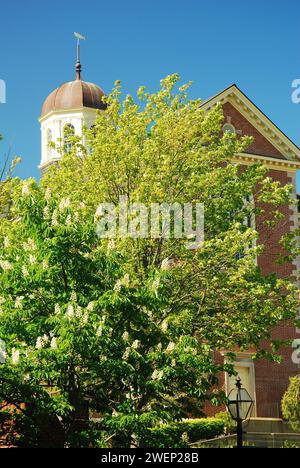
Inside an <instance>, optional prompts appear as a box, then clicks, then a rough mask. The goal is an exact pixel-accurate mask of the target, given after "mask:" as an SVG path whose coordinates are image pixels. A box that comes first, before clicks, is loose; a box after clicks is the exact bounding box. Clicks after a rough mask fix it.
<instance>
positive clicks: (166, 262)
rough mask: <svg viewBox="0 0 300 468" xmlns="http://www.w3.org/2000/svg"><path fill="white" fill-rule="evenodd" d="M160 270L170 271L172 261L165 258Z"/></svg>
mask: <svg viewBox="0 0 300 468" xmlns="http://www.w3.org/2000/svg"><path fill="white" fill-rule="evenodd" d="M160 268H161V269H162V270H169V269H170V261H169V258H168V257H167V258H165V259H164V260H163V261H162V262H161V266H160Z"/></svg>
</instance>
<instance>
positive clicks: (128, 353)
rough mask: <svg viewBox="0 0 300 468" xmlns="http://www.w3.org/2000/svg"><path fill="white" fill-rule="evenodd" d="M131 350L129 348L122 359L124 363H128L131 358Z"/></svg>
mask: <svg viewBox="0 0 300 468" xmlns="http://www.w3.org/2000/svg"><path fill="white" fill-rule="evenodd" d="M130 352H131V348H130V347H127V348H126V349H125V351H124V353H123V356H122V359H123V361H127V360H128V358H129V356H130Z"/></svg>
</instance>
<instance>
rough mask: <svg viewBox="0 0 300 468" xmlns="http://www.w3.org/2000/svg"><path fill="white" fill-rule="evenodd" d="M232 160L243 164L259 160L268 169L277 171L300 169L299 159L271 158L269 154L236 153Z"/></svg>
mask: <svg viewBox="0 0 300 468" xmlns="http://www.w3.org/2000/svg"><path fill="white" fill-rule="evenodd" d="M232 161H234V162H238V163H244V164H253V163H257V162H261V163H262V164H264V165H266V166H267V167H268V168H269V169H275V170H277V171H282V170H284V171H290V172H295V171H299V170H300V161H291V160H289V159H279V158H272V157H269V156H263V155H259V154H251V153H238V154H235V155H234V157H233V158H232Z"/></svg>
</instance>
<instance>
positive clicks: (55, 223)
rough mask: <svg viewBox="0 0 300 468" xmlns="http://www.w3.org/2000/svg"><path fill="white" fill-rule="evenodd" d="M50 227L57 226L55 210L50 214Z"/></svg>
mask: <svg viewBox="0 0 300 468" xmlns="http://www.w3.org/2000/svg"><path fill="white" fill-rule="evenodd" d="M51 226H54V227H56V226H58V220H57V210H54V211H53V213H52V219H51Z"/></svg>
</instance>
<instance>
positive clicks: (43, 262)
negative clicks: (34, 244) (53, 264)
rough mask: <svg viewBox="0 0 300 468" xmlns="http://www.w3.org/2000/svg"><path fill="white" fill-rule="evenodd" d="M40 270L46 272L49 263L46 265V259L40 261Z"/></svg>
mask: <svg viewBox="0 0 300 468" xmlns="http://www.w3.org/2000/svg"><path fill="white" fill-rule="evenodd" d="M42 268H43V270H47V269H48V268H49V263H48V260H47V259H44V260H43V261H42Z"/></svg>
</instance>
